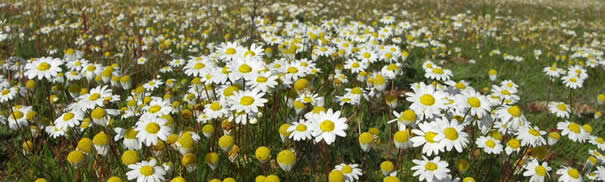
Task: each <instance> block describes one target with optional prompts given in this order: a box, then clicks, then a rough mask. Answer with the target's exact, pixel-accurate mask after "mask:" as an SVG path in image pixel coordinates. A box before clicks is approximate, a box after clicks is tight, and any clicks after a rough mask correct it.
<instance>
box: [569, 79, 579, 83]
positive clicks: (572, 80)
mask: <svg viewBox="0 0 605 182" xmlns="http://www.w3.org/2000/svg"><path fill="white" fill-rule="evenodd" d="M569 81H570V82H573V83H576V82H577V81H578V80H577V79H576V78H570V79H569Z"/></svg>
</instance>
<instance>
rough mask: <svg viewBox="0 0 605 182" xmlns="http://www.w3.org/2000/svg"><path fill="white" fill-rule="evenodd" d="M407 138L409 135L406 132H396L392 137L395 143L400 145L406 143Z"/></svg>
mask: <svg viewBox="0 0 605 182" xmlns="http://www.w3.org/2000/svg"><path fill="white" fill-rule="evenodd" d="M409 137H410V135H409V134H408V131H398V132H396V133H395V135H394V136H393V138H395V141H397V142H400V143H403V142H407V141H408V139H409Z"/></svg>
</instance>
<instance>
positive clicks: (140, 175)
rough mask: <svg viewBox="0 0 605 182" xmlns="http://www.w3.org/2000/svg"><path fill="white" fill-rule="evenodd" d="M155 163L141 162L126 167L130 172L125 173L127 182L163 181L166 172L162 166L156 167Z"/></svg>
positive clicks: (153, 161) (151, 161)
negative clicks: (130, 181)
mask: <svg viewBox="0 0 605 182" xmlns="http://www.w3.org/2000/svg"><path fill="white" fill-rule="evenodd" d="M156 163H157V161H156V160H155V159H151V160H150V161H141V162H138V163H136V164H130V165H128V168H129V169H130V171H128V172H127V173H126V176H127V177H128V180H134V179H136V180H137V181H144V182H161V181H164V180H165V177H164V176H165V175H166V171H165V170H164V168H163V167H162V166H157V165H156Z"/></svg>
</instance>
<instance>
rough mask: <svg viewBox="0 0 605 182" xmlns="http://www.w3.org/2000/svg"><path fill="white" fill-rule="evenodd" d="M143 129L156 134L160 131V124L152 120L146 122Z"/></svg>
mask: <svg viewBox="0 0 605 182" xmlns="http://www.w3.org/2000/svg"><path fill="white" fill-rule="evenodd" d="M145 130H147V132H149V133H151V134H156V133H158V132H159V131H160V125H159V124H157V123H153V122H152V123H149V124H147V126H146V127H145Z"/></svg>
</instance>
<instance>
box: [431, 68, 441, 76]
mask: <svg viewBox="0 0 605 182" xmlns="http://www.w3.org/2000/svg"><path fill="white" fill-rule="evenodd" d="M433 73H435V74H439V75H441V74H443V73H444V72H443V69H441V68H435V69H433Z"/></svg>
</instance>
